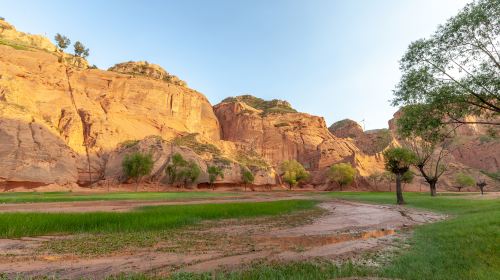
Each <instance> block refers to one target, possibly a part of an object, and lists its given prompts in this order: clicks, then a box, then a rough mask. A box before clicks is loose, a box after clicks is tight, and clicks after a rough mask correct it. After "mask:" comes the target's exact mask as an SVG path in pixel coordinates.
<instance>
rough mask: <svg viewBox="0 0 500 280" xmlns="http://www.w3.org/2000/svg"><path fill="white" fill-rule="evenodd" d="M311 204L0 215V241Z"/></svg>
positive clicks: (133, 228) (177, 223)
mask: <svg viewBox="0 0 500 280" xmlns="http://www.w3.org/2000/svg"><path fill="white" fill-rule="evenodd" d="M315 204H316V202H315V201H312V200H287V201H273V202H253V203H250V202H241V203H224V204H196V205H168V206H147V207H142V208H139V209H137V210H135V211H132V212H94V213H0V238H12V237H22V236H37V235H54V234H74V233H128V232H146V231H152V230H165V229H173V228H178V227H181V226H185V225H190V224H194V223H197V222H199V221H203V220H215V219H228V218H250V217H259V216H268V215H278V214H287V213H290V212H292V211H295V210H304V209H310V208H312V207H313V206H314V205H315Z"/></svg>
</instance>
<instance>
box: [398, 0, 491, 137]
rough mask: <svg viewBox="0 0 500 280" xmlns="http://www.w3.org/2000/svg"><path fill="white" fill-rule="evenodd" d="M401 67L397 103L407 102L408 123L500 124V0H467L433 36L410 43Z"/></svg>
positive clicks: (427, 126)
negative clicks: (475, 117)
mask: <svg viewBox="0 0 500 280" xmlns="http://www.w3.org/2000/svg"><path fill="white" fill-rule="evenodd" d="M400 69H401V71H402V77H401V80H400V82H399V84H398V85H397V87H396V89H395V91H394V95H395V97H394V99H393V101H392V103H393V105H395V106H406V107H405V109H404V111H405V112H404V115H408V116H411V118H410V120H411V121H412V123H411V124H409V123H406V125H405V127H406V128H408V129H413V130H415V129H417V130H424V131H425V130H432V129H435V128H437V127H440V126H443V125H447V124H464V123H471V122H472V123H479V124H495V125H500V123H499V122H498V120H497V117H498V116H499V113H500V1H499V0H479V1H477V2H473V3H470V4H468V5H466V6H465V7H464V8H463V9H462V10H461V11H460V12H459V13H458V14H457V15H456V16H454V17H452V18H450V19H449V20H448V21H447V22H446V23H445V24H443V25H441V26H439V27H438V29H437V30H436V32H435V33H434V34H433V35H432V36H430V37H429V38H427V39H421V40H417V41H415V42H413V43H411V44H410V46H409V48H408V50H407V52H406V53H405V55H404V56H403V58H402V59H401V61H400ZM422 112H424V114H422ZM467 116H478V117H480V119H479V120H476V121H468V120H467V119H466V117H467Z"/></svg>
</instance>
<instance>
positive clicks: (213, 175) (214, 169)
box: [207, 165, 224, 186]
mask: <svg viewBox="0 0 500 280" xmlns="http://www.w3.org/2000/svg"><path fill="white" fill-rule="evenodd" d="M207 172H208V181H209V182H210V185H212V186H213V184H214V182H215V180H217V177H220V178H222V179H223V178H224V172H223V170H222V168H220V167H219V166H217V165H211V166H209V167H208V168H207Z"/></svg>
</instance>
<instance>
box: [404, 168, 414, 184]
mask: <svg viewBox="0 0 500 280" xmlns="http://www.w3.org/2000/svg"><path fill="white" fill-rule="evenodd" d="M413 179H415V174H414V173H413V172H412V171H411V170H408V171H406V172H405V173H404V174H403V176H402V177H401V183H403V184H411V182H413Z"/></svg>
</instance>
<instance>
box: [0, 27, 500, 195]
mask: <svg viewBox="0 0 500 280" xmlns="http://www.w3.org/2000/svg"><path fill="white" fill-rule="evenodd" d="M0 28H1V31H0V143H1V145H0V186H3V190H11V189H16V188H25V189H26V188H36V187H40V186H46V185H56V186H59V187H63V188H65V187H68V186H76V185H79V186H84V187H88V186H91V187H93V186H98V185H106V184H117V183H122V182H125V181H126V179H127V178H126V177H125V176H124V175H123V173H122V169H121V160H122V159H123V157H124V156H125V155H126V154H127V153H130V152H132V151H142V152H148V153H151V154H152V155H153V159H154V161H155V165H154V168H153V174H152V175H151V176H150V177H149V178H146V180H149V181H152V182H159V181H162V182H165V174H164V172H163V169H164V167H165V165H166V164H167V163H168V162H169V160H170V157H171V155H172V154H173V153H181V154H182V155H183V156H184V157H186V158H187V159H192V160H194V161H196V162H197V163H198V164H199V165H200V167H201V169H202V175H201V176H200V178H199V179H198V181H197V183H206V182H207V181H208V175H207V171H206V170H207V167H208V166H210V165H217V166H219V167H221V168H222V169H223V172H224V178H221V179H218V181H217V182H218V183H221V184H223V183H230V184H240V183H241V172H242V170H245V169H250V170H252V171H253V173H254V174H255V175H256V180H255V184H256V185H276V184H280V183H281V181H280V178H279V176H277V173H279V166H280V164H281V163H282V162H283V161H286V160H291V159H295V160H297V161H299V162H301V163H302V164H303V165H304V166H305V167H306V168H307V169H308V170H309V171H310V172H311V173H312V175H313V176H312V178H311V180H310V181H309V182H308V184H313V185H315V186H323V187H324V186H325V185H326V178H325V171H326V170H327V169H328V168H329V167H330V166H331V165H332V164H335V163H338V162H349V163H351V164H352V165H353V166H354V167H355V168H356V169H357V170H358V174H359V175H360V176H358V181H359V182H360V183H362V184H360V186H362V187H363V188H365V187H366V188H371V186H369V184H368V183H367V181H366V180H365V178H366V177H368V176H369V175H370V174H372V173H374V172H382V171H383V159H382V157H381V152H382V151H383V150H384V149H385V148H386V147H387V146H389V145H390V144H392V143H393V141H394V139H393V137H392V135H391V132H390V131H389V130H376V131H371V132H364V131H363V130H362V129H361V127H360V126H359V125H358V124H357V123H355V122H353V121H349V120H343V121H341V122H339V123H336V124H334V125H332V126H331V127H330V129H328V128H327V125H326V123H325V120H324V119H323V118H322V117H318V116H313V115H309V114H307V113H301V112H297V110H295V109H294V108H293V107H292V106H291V105H290V103H289V102H287V101H284V100H277V99H273V100H269V101H267V100H263V99H261V98H258V97H254V96H251V95H242V96H236V97H228V98H226V99H224V100H223V101H222V102H221V103H220V104H217V105H215V106H213V107H212V105H211V104H210V102H209V101H208V100H207V98H206V97H205V96H204V95H203V94H202V93H199V92H198V91H196V90H194V89H191V88H189V87H188V86H187V83H186V82H185V81H183V80H181V79H180V78H178V77H177V76H175V75H173V74H171V73H168V72H167V71H166V70H165V69H163V68H162V67H161V66H159V65H156V64H152V63H149V62H145V61H139V62H132V61H129V62H124V63H118V64H116V65H115V66H113V67H111V68H109V69H108V70H107V71H104V70H100V69H94V68H89V67H88V62H87V61H86V60H85V59H83V58H80V57H75V56H73V55H71V54H67V53H64V52H61V51H60V50H58V49H57V48H56V47H55V46H54V45H53V44H52V43H51V42H50V40H48V39H47V38H44V37H43V36H40V35H31V34H27V33H23V32H20V31H17V30H16V29H15V28H14V27H13V26H12V25H10V24H8V23H7V22H5V21H1V20H0ZM392 134H393V132H392ZM467 137H468V138H467ZM467 137H463V138H461V139H462V140H463V144H464V145H463V146H460V147H461V148H459V149H457V150H456V152H454V158H455V160H456V162H459V163H461V164H462V163H463V164H464V165H466V166H468V167H470V168H473V169H475V170H482V171H484V172H488V173H489V174H496V173H495V172H498V161H499V160H500V159H499V156H498V153H496V152H497V151H498V140H497V138H495V137H492V138H491V139H490V138H488V139H489V140H488V141H486V140H485V139H486V138H485V136H484V133H483V134H473V135H472V136H471V135H469V136H467ZM464 139H465V140H464ZM477 141H479V142H480V143H479V142H477ZM475 143H479V144H478V145H476V144H475ZM476 147H479V148H476ZM476 152H477V153H479V154H481V155H483V156H482V157H481V158H484V161H483V162H481V161H480V160H479V159H478V158H477V157H476V158H474V157H473V156H471V155H472V154H473V153H476Z"/></svg>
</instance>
